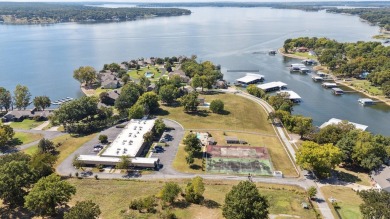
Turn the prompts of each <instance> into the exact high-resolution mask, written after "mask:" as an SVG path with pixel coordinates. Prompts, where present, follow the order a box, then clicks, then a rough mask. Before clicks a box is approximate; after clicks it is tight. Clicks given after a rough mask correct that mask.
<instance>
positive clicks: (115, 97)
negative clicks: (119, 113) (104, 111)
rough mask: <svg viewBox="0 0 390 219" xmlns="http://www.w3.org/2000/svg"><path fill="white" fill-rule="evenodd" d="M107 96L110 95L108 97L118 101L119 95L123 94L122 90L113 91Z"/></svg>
mask: <svg viewBox="0 0 390 219" xmlns="http://www.w3.org/2000/svg"><path fill="white" fill-rule="evenodd" d="M107 94H108V97H110V98H111V99H113V100H116V99H117V98H118V97H119V95H120V94H121V90H120V89H118V90H112V91H109V92H107Z"/></svg>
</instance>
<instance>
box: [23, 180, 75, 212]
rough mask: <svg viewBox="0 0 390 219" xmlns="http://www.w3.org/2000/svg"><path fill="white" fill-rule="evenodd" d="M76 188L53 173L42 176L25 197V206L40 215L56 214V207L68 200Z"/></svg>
mask: <svg viewBox="0 0 390 219" xmlns="http://www.w3.org/2000/svg"><path fill="white" fill-rule="evenodd" d="M75 193H76V188H75V187H74V186H72V185H71V184H70V183H69V182H67V181H62V180H61V177H59V176H57V175H55V174H51V175H50V176H47V177H43V178H41V179H40V180H39V181H38V182H37V183H35V185H34V186H33V188H32V189H31V191H30V193H29V194H28V195H27V196H26V197H25V203H24V206H25V207H26V208H27V209H29V210H30V211H34V212H35V213H36V214H37V215H39V216H50V215H54V214H56V208H57V207H60V206H62V205H64V204H66V202H68V201H69V200H70V198H71V196H72V195H74V194H75Z"/></svg>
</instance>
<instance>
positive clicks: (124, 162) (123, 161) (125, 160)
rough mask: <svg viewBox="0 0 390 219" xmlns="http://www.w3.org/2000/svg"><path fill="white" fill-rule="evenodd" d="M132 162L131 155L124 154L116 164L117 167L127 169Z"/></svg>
mask: <svg viewBox="0 0 390 219" xmlns="http://www.w3.org/2000/svg"><path fill="white" fill-rule="evenodd" d="M131 164H132V163H131V160H130V157H129V156H126V155H122V156H121V158H120V161H119V162H118V163H117V164H116V166H115V168H116V169H123V170H127V169H129V166H130V165H131Z"/></svg>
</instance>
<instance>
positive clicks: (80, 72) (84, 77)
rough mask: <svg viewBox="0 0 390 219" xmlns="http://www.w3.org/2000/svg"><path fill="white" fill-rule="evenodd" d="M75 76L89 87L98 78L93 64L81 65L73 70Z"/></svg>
mask: <svg viewBox="0 0 390 219" xmlns="http://www.w3.org/2000/svg"><path fill="white" fill-rule="evenodd" d="M73 78H74V79H76V80H78V81H79V82H80V83H85V85H86V86H87V87H88V86H90V85H91V84H92V82H94V81H95V80H96V79H97V74H96V70H95V69H94V68H93V67H91V66H81V67H79V68H78V69H76V70H74V71H73Z"/></svg>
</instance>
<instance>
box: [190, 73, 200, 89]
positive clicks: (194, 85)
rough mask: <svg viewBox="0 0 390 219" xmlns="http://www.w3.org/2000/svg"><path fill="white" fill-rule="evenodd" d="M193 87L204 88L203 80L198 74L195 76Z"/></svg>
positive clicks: (192, 82) (192, 81)
mask: <svg viewBox="0 0 390 219" xmlns="http://www.w3.org/2000/svg"><path fill="white" fill-rule="evenodd" d="M191 86H192V87H193V88H195V89H196V88H197V87H202V78H201V77H200V76H199V75H198V74H195V76H194V77H193V78H192V80H191Z"/></svg>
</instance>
